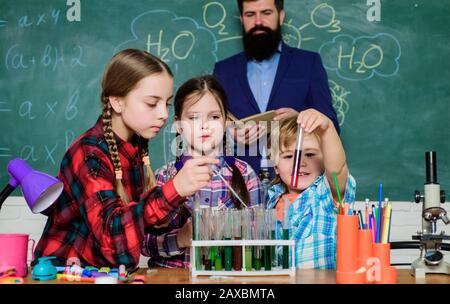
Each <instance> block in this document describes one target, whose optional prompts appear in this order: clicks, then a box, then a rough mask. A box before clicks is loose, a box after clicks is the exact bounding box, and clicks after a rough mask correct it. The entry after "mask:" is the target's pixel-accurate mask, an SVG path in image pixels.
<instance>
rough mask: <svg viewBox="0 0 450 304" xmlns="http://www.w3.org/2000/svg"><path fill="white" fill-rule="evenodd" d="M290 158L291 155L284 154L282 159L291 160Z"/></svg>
mask: <svg viewBox="0 0 450 304" xmlns="http://www.w3.org/2000/svg"><path fill="white" fill-rule="evenodd" d="M291 158H292V154H286V155H284V156H283V159H291Z"/></svg>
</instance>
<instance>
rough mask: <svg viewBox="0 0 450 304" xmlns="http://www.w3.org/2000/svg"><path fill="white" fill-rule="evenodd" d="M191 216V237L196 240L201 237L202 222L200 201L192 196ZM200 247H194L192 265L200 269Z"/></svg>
mask: <svg viewBox="0 0 450 304" xmlns="http://www.w3.org/2000/svg"><path fill="white" fill-rule="evenodd" d="M193 208H194V211H193V216H192V220H193V222H192V224H193V225H192V230H193V231H192V238H193V239H194V240H196V241H198V240H200V239H201V222H202V216H201V210H200V201H199V200H197V199H196V198H194V202H193ZM201 251H202V250H201V248H200V247H195V261H194V266H195V269H197V270H201V269H202V255H201Z"/></svg>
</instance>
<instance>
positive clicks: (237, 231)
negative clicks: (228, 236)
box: [231, 209, 242, 271]
mask: <svg viewBox="0 0 450 304" xmlns="http://www.w3.org/2000/svg"><path fill="white" fill-rule="evenodd" d="M231 213H232V215H233V239H234V240H241V239H242V225H241V211H240V210H238V209H233V210H232V211H231ZM233 258H234V263H233V265H234V270H239V271H240V270H242V246H234V247H233Z"/></svg>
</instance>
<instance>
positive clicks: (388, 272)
mask: <svg viewBox="0 0 450 304" xmlns="http://www.w3.org/2000/svg"><path fill="white" fill-rule="evenodd" d="M373 253H374V257H375V258H378V260H379V266H380V269H378V271H379V276H378V277H376V278H375V280H374V283H375V284H396V283H397V269H396V268H395V267H392V266H391V244H389V243H388V244H373Z"/></svg>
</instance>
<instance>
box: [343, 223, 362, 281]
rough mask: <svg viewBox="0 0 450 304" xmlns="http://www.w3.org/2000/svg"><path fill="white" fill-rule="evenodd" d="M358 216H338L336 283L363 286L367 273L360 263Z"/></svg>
mask: <svg viewBox="0 0 450 304" xmlns="http://www.w3.org/2000/svg"><path fill="white" fill-rule="evenodd" d="M358 238H359V233H358V216H356V215H338V216H337V253H336V254H337V257H336V259H337V268H336V283H338V284H363V283H365V277H366V273H365V272H364V271H361V270H360V268H361V267H360V265H359V261H358Z"/></svg>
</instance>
